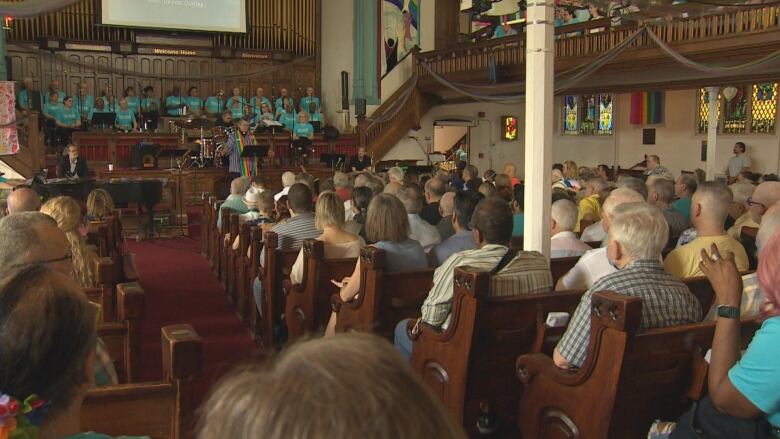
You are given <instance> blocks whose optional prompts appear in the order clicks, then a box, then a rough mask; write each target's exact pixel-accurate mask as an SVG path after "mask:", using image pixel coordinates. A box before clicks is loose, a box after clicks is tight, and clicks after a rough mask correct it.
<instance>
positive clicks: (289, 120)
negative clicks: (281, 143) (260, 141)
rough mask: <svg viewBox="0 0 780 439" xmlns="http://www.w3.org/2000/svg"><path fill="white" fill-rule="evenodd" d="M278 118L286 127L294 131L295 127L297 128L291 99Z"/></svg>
mask: <svg viewBox="0 0 780 439" xmlns="http://www.w3.org/2000/svg"><path fill="white" fill-rule="evenodd" d="M277 120H278V121H279V122H281V123H282V125H284V127H285V128H286V129H288V130H290V131H293V129H294V128H295V110H293V108H292V105H290V103H289V101H288V102H287V105H286V106H285V108H284V111H282V113H281V114H279V118H278V119H277Z"/></svg>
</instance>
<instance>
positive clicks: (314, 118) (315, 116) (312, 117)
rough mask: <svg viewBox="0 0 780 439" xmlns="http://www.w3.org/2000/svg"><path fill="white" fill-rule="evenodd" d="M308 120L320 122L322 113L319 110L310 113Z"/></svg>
mask: <svg viewBox="0 0 780 439" xmlns="http://www.w3.org/2000/svg"><path fill="white" fill-rule="evenodd" d="M309 122H320V123H322V113H320V112H319V111H318V112H316V113H310V114H309Z"/></svg>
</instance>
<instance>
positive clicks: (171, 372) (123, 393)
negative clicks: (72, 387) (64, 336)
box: [81, 325, 202, 439]
mask: <svg viewBox="0 0 780 439" xmlns="http://www.w3.org/2000/svg"><path fill="white" fill-rule="evenodd" d="M161 332H162V341H163V346H162V355H163V381H160V382H148V383H138V384H123V385H119V386H113V387H104V388H100V389H93V390H90V391H89V392H88V393H87V396H86V398H85V399H84V405H83V407H82V410H81V425H82V428H83V429H84V430H85V431H96V432H100V433H103V434H108V435H110V436H121V435H129V436H144V435H148V436H151V437H152V438H154V439H158V438H162V439H169V438H170V439H178V438H183V437H184V436H185V433H186V431H185V425H187V423H188V422H190V421H191V417H192V413H193V406H192V401H191V399H192V397H191V384H192V381H193V380H194V378H195V377H196V376H197V375H199V374H200V368H201V352H202V340H201V338H200V337H199V336H198V334H197V333H196V332H195V330H194V329H193V328H192V326H190V325H174V326H166V327H164V328H162V331H161Z"/></svg>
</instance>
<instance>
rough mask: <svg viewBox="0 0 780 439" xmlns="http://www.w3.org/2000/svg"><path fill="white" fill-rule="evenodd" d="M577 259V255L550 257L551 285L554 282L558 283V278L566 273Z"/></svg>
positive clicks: (578, 258)
mask: <svg viewBox="0 0 780 439" xmlns="http://www.w3.org/2000/svg"><path fill="white" fill-rule="evenodd" d="M579 260H580V257H579V256H571V257H567V258H554V259H550V273H552V282H553V283H552V284H553V287H555V284H556V283H558V279H560V278H562V277H563V276H564V275H565V274H566V273H568V272H569V270H571V269H572V267H574V265H576V264H577V261H579Z"/></svg>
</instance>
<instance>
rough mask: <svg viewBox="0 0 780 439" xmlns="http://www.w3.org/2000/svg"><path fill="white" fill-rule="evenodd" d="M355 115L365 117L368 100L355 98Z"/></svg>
mask: <svg viewBox="0 0 780 439" xmlns="http://www.w3.org/2000/svg"><path fill="white" fill-rule="evenodd" d="M355 115H356V116H357V117H363V116H365V115H366V100H365V99H355Z"/></svg>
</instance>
